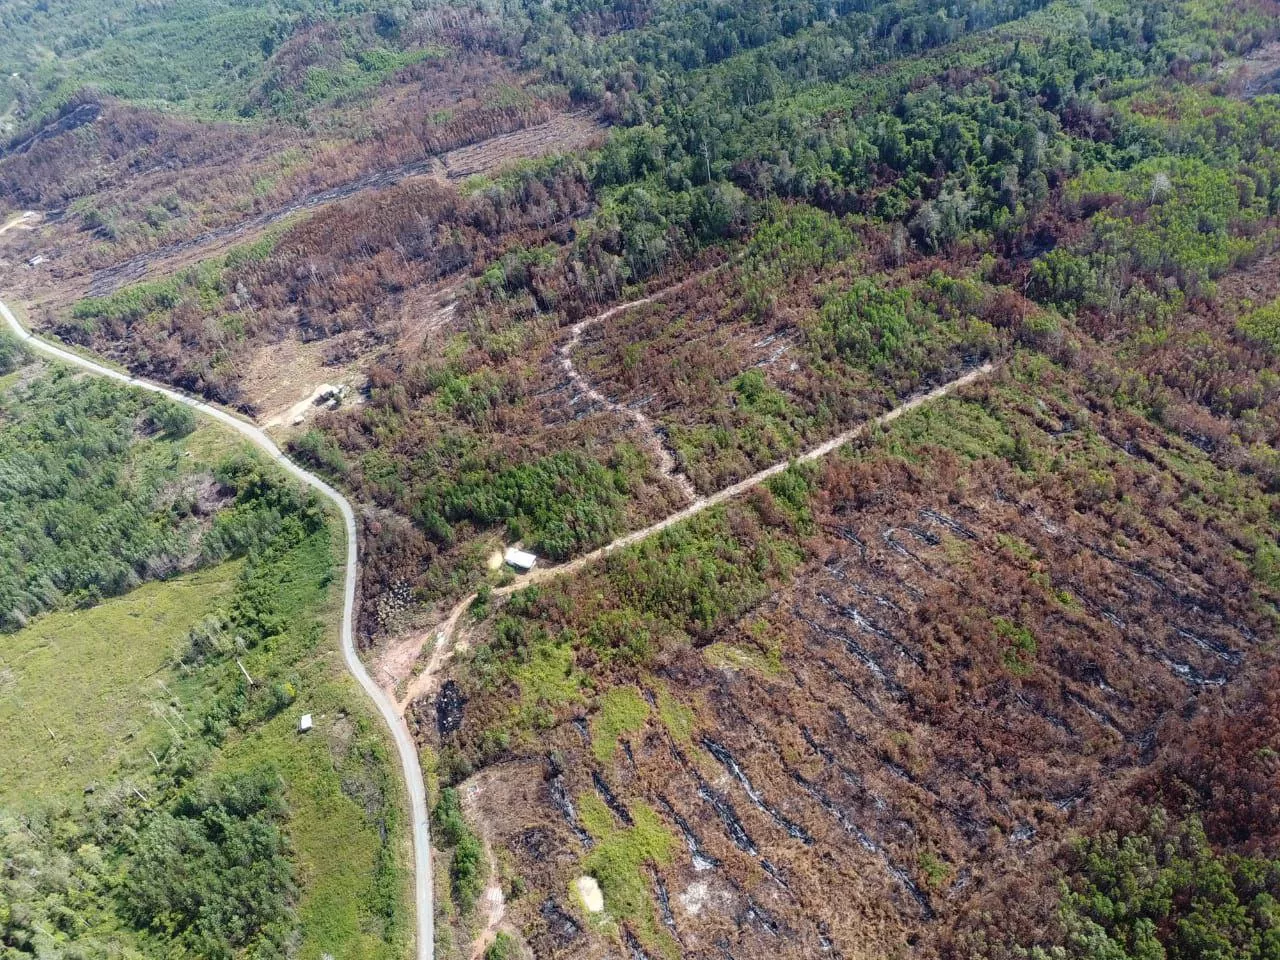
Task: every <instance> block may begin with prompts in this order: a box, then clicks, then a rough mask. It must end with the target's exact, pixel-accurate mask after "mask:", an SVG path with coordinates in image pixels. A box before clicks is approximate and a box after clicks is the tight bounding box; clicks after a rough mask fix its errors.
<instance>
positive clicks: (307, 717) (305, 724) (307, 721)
mask: <svg viewBox="0 0 1280 960" xmlns="http://www.w3.org/2000/svg"><path fill="white" fill-rule="evenodd" d="M310 729H311V714H309V713H304V714H303V715H302V719H301V720H299V721H298V732H299V733H306V732H307V731H308V730H310Z"/></svg>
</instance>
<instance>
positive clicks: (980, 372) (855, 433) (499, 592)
mask: <svg viewBox="0 0 1280 960" xmlns="http://www.w3.org/2000/svg"><path fill="white" fill-rule="evenodd" d="M648 299H652V298H647V299H646V300H638V301H634V302H632V303H628V304H623V305H622V306H620V307H615V308H614V309H613V310H612V311H609V312H608V314H602V315H601V317H604V316H606V315H613V314H616V313H617V312H618V311H620V310H624V309H626V308H628V307H632V306H636V305H637V304H639V303H644V302H647V300H648ZM597 319H599V318H597ZM994 369H995V365H994V364H992V363H990V362H987V363H984V364H983V365H982V366H980V367H975V368H974V369H972V370H969V371H967V372H966V373H964V374H961V375H960V376H959V377H956V378H955V379H954V380H951V381H949V382H947V383H944V384H942V386H940V387H935V388H934V389H932V390H930V391H929V392H928V393H922V394H920V395H918V396H915V397H912V398H911V399H910V400H907V401H906V402H905V403H902V404H899V405H898V406H896V407H894V408H893V409H892V410H889V411H887V412H885V413H883V414H881V415H880V416H878V417H875V418H874V419H872V420H868V421H865V422H863V423H860V424H858V425H857V426H856V427H852V428H850V429H848V430H845V431H844V432H843V433H840V434H837V435H836V436H834V437H832V438H831V439H830V440H827V441H826V442H825V443H821V444H819V445H818V446H816V447H813V448H812V449H810V450H808V451H806V452H805V453H802V454H801V455H800V456H798V457H796V459H795V462H797V463H808V462H811V461H814V460H819V459H821V458H822V457H825V456H826V455H827V454H829V453H831V452H832V451H834V450H837V449H838V448H840V447H842V446H844V445H845V444H846V443H848V442H849V441H851V440H854V439H856V438H857V437H860V436H862V435H863V434H864V433H866V431H867V430H868V429H869V428H871V427H873V426H884V425H885V424H888V423H892V422H893V421H894V420H897V419H898V418H899V417H901V416H902V415H903V414H905V413H910V412H911V411H912V410H915V409H917V408H918V407H921V406H923V405H924V404H926V403H931V402H933V401H934V400H938V399H940V398H942V397H945V396H947V395H948V394H951V393H954V392H955V391H956V390H959V389H960V388H962V387H966V386H968V385H969V384H971V383H973V382H975V381H976V380H979V379H981V378H983V377H985V376H987V375H988V374H990V373H991V372H992V371H993V370H994ZM790 465H791V461H783V462H780V463H775V464H774V465H773V466H771V467H766V468H765V469H764V470H761V471H760V472H758V473H754V474H752V475H751V476H749V477H747V478H746V479H744V480H740V481H738V482H737V483H735V484H732V485H731V486H728V487H725V488H724V489H723V490H719V491H717V492H716V493H713V494H710V495H709V496H705V497H698V498H696V499H694V501H693V502H692V503H690V504H689V505H688V506H687V507H684V508H683V509H681V510H677V511H676V512H675V513H673V514H671V515H670V516H668V517H664V518H663V519H662V520H659V521H658V522H657V523H654V524H652V525H650V526H648V527H644V528H643V529H640V530H634V531H632V532H631V533H627V534H624V535H623V536H621V537H618V538H617V539H616V540H613V541H612V542H610V543H607V544H605V545H604V546H603V547H598V548H597V549H595V550H592V551H591V552H590V553H585V554H583V555H582V556H580V557H577V558H575V559H573V560H570V561H569V562H567V563H562V564H559V565H558V566H550V567H536V568H534V570H533V571H532V572H530V573H528V574H526V575H524V576H522V577H520V579H518V580H517V581H516V582H515V583H512V584H509V585H508V586H505V587H499V588H498V589H496V590H494V591H493V596H495V597H505V596H510V595H511V594H513V593H515V592H516V591H517V590H523V589H524V588H525V587H529V586H533V585H535V584H539V583H545V582H547V581H548V580H552V579H555V578H557V577H563V576H569V575H571V574H574V573H576V572H577V571H579V570H581V569H582V568H583V567H585V566H587V565H588V564H591V563H594V562H595V561H597V560H600V559H602V558H603V557H606V556H608V555H609V554H611V553H615V552H617V551H618V550H621V549H623V548H625V547H629V546H631V545H632V544H635V543H639V542H640V541H641V540H647V539H648V538H649V537H651V536H653V535H654V534H656V533H661V532H662V531H663V530H666V529H667V528H668V527H671V526H674V525H675V524H677V523H681V522H683V521H685V520H688V519H690V518H691V517H694V516H696V515H697V514H699V513H701V512H702V511H704V510H707V509H709V508H711V507H715V506H719V505H720V504H722V503H725V502H726V501H728V500H732V499H733V498H734V497H738V496H740V495H742V494H743V493H746V492H747V491H748V490H751V489H752V488H754V487H758V486H759V485H760V484H762V483H764V482H765V481H766V480H768V479H770V478H771V477H775V476H777V475H778V474H780V473H782V471H784V470H786V469H787V467H789V466H790ZM475 598H476V595H475V594H472V595H471V596H469V597H466V598H465V599H463V600H461V601H460V602H459V603H458V604H457V605H455V606H454V608H453V609H452V610H451V611H450V613H449V616H448V617H447V618H446V619H445V621H444V622H443V623H441V624H440V625H439V626H437V627H434V628H432V629H431V630H427V631H424V632H422V633H420V634H418V635H417V636H416V637H415V638H413V640H416V641H418V643H419V646H418V647H417V651H418V652H420V651H421V649H422V645H424V644H425V642H426V640H427V639H428V638H432V637H434V638H435V648H434V649H433V650H432V652H431V659H430V660H429V662H428V663H427V665H426V667H425V668H424V669H423V671H422V672H421V673H420V674H418V675H417V676H416V677H414V678H413V680H412V681H411V682H410V683H409V685H408V687H407V688H406V690H405V693H404V695H403V696H401V697H400V698H399V703H400V709H401V710H402V711H403V710H407V709H408V707H409V705H410V704H411V703H413V701H414V700H416V699H418V698H419V697H422V696H425V695H427V694H430V693H431V692H432V691H433V690H434V688H435V684H436V681H437V680H438V679H439V676H440V673H441V671H442V669H443V668H444V666H445V664H446V663H447V662H448V660H449V657H450V656H451V655H452V653H453V652H454V650H455V649H456V648H457V645H456V642H455V633H456V629H457V624H458V621H459V619H460V618H461V617H462V614H463V613H464V612H465V611H466V609H467V608H468V607H470V606H471V603H472V601H474V600H475ZM410 643H412V641H411V642H410ZM409 646H410V645H409V644H402V645H401V646H400V647H399V648H397V649H398V654H399V656H398V659H400V660H401V661H403V660H404V659H405V658H406V657H407V655H409V654H411V653H414V651H413V650H412V649H407V648H408V647H409ZM416 660H417V656H416V655H414V656H413V660H412V661H410V662H416ZM384 662H385V661H384Z"/></svg>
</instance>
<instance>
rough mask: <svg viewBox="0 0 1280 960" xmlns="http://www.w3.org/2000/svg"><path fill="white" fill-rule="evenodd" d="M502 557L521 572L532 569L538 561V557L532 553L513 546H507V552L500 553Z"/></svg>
mask: <svg viewBox="0 0 1280 960" xmlns="http://www.w3.org/2000/svg"><path fill="white" fill-rule="evenodd" d="M502 559H503V560H505V561H507V564H508V565H509V566H512V567H515V568H516V569H517V570H519V571H520V572H521V573H528V572H529V571H530V570H532V569H533V565H534V564H535V563H537V562H538V558H537V557H535V556H534V555H533V554H532V553H526V552H525V551H523V550H517V549H516V548H515V547H507V552H506V553H504V554H503V555H502Z"/></svg>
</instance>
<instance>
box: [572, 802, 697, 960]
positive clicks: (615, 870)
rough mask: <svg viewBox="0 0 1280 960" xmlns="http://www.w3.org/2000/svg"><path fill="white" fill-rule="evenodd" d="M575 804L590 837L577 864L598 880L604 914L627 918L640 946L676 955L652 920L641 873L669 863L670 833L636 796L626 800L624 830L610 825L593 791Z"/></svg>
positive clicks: (610, 817)
mask: <svg viewBox="0 0 1280 960" xmlns="http://www.w3.org/2000/svg"><path fill="white" fill-rule="evenodd" d="M578 805H579V810H580V812H581V816H582V822H583V824H584V825H585V826H586V828H587V830H588V831H589V832H590V833H591V835H592V836H593V837H594V838H595V840H596V845H595V847H594V848H593V849H592V850H591V852H590V853H588V854H587V855H586V857H585V858H584V859H583V862H582V865H583V868H584V869H585V870H586V872H587V873H588V874H590V875H591V876H593V877H595V878H596V881H597V882H598V883H599V884H600V890H601V892H602V893H603V894H604V905H605V911H606V912H607V913H608V916H609V918H610V919H612V920H614V921H618V922H623V921H625V922H627V923H628V924H629V925H630V926H631V928H632V929H633V930H634V931H635V933H636V935H637V936H639V937H640V939H641V940H642V941H643V942H644V943H645V944H646V945H649V946H652V947H654V948H656V949H657V950H658V951H659V952H660V953H661V954H662V955H663V956H666V957H672V958H675V957H679V956H680V948H679V946H678V945H677V944H676V943H675V941H674V940H672V938H671V936H670V934H668V933H667V932H666V931H665V930H663V929H662V928H661V927H660V926H659V925H658V923H657V921H656V920H655V919H654V906H653V900H652V898H651V896H650V893H649V886H650V884H649V878H648V876H647V872H648V869H649V867H650V865H655V864H656V865H662V864H668V863H670V862H671V858H672V856H673V854H674V851H675V848H676V840H675V837H673V836H672V835H671V833H670V832H669V831H668V830H667V829H666V827H665V826H663V823H662V819H661V818H660V817H659V816H658V815H657V813H655V812H654V811H653V810H652V809H651V808H650V807H649V806H647V805H646V804H644V803H642V802H640V801H637V800H633V801H631V802H630V803H629V807H630V810H631V815H632V817H633V818H634V820H635V826H633V827H626V828H619V827H618V826H617V825H616V823H615V821H614V819H613V814H612V813H610V812H609V808H608V807H606V806H605V804H604V801H602V800H601V799H600V798H599V797H597V796H596V795H595V794H584V795H583V796H581V797H579V798H578Z"/></svg>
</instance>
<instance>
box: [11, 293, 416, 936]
mask: <svg viewBox="0 0 1280 960" xmlns="http://www.w3.org/2000/svg"><path fill="white" fill-rule="evenodd" d="M0 316H3V318H4V320H5V322H6V323H7V324H8V327H9V329H10V330H11V331H12V332H13V334H14V336H16V337H18V338H19V339H20V340H22V341H23V342H24V343H26V344H27V346H29V347H30V348H31V349H33V350H35V351H37V352H39V353H42V354H44V355H45V356H47V357H51V358H53V359H55V360H59V361H61V362H62V363H68V364H71V365H72V366H76V367H79V368H80V369H82V370H85V371H88V372H89V373H92V374H94V375H95V376H99V377H107V378H109V379H111V380H116V381H118V382H120V383H123V384H127V385H129V386H131V387H137V388H138V389H140V390H147V391H150V392H151V393H158V394H160V395H161V396H165V397H168V398H169V399H170V400H173V401H175V402H177V403H181V404H184V405H186V406H188V407H191V408H192V409H193V410H196V411H198V412H199V413H202V414H204V415H205V416H207V417H211V418H213V419H214V420H217V421H218V422H219V423H221V424H223V425H224V426H227V427H230V428H231V429H232V430H234V431H236V432H237V433H239V434H240V435H241V436H242V437H245V438H246V439H247V440H249V441H250V442H251V443H253V444H254V445H255V446H257V447H258V448H260V449H261V450H262V451H263V452H265V453H266V454H267V456H269V457H270V458H271V459H272V460H273V461H275V463H276V464H277V465H279V466H280V468H281V469H283V470H284V471H285V472H286V473H288V474H290V475H291V476H293V477H296V478H297V479H298V480H300V481H302V483H304V484H306V485H307V486H309V487H311V488H312V489H314V490H316V491H317V492H318V493H320V495H321V496H323V497H325V498H326V499H328V500H329V501H330V502H331V503H332V504H333V505H334V506H336V507H337V508H338V511H339V512H340V513H341V514H342V520H343V524H344V525H345V527H346V537H347V563H346V577H345V579H344V581H343V596H342V656H343V660H344V661H345V662H346V666H347V670H348V671H350V673H351V675H352V676H354V677H355V678H356V682H358V683H359V684H360V686H361V688H363V690H364V692H365V693H366V694H367V695H368V696H369V698H370V699H371V700H372V701H373V702H374V705H375V706H376V707H377V708H378V713H379V714H381V716H382V719H383V721H384V722H385V723H386V725H387V727H388V728H389V729H390V731H391V736H392V739H393V740H394V741H395V745H396V752H397V753H398V754H399V756H400V766H401V769H402V772H403V775H404V780H405V786H406V788H407V789H408V793H409V806H410V816H411V819H412V821H413V854H414V904H415V908H416V911H417V915H418V922H417V949H416V951H415V956H416V957H417V960H434V956H435V931H434V912H433V905H432V900H431V897H432V889H431V883H432V876H431V839H430V835H429V828H428V817H427V796H426V788H425V785H424V783H423V779H422V769H421V767H420V766H419V764H418V747H417V744H416V743H414V740H413V736H412V734H410V733H409V728H408V727H407V726H406V725H405V722H404V720H403V718H402V715H401V711H400V709H399V707H398V705H397V704H396V703H394V702H393V701H392V699H391V697H389V696H388V695H387V694H386V692H385V691H384V690H383V689H382V688H381V687H380V686H378V684H376V683H374V681H373V678H372V677H370V676H369V673H368V671H366V670H365V667H364V664H363V663H362V662H361V661H360V657H359V656H358V655H357V654H356V647H355V600H356V578H357V573H358V566H357V565H358V560H359V558H358V555H357V553H358V543H357V540H356V520H355V513H354V512H353V511H352V509H351V504H350V503H348V502H347V499H346V498H345V497H344V496H342V494H340V493H338V491H337V490H335V489H333V487H331V486H329V485H328V484H327V483H325V482H324V481H323V480H321V479H320V478H319V477H317V476H315V475H314V474H312V473H308V472H307V471H306V470H303V469H302V468H301V467H299V466H298V465H297V464H296V463H294V462H293V461H292V460H290V459H289V458H288V457H286V456H285V455H284V454H283V453H282V452H281V451H280V448H279V447H277V446H276V445H275V443H274V442H273V441H272V440H271V438H270V437H268V436H267V435H266V434H265V433H263V432H262V430H260V429H258V427H256V426H254V425H253V424H252V423H249V422H248V421H245V420H241V419H240V418H239V417H236V416H233V415H232V414H230V413H228V412H227V411H225V410H222V409H219V408H218V407H214V406H211V405H210V404H207V403H205V402H204V401H203V400H197V399H195V398H194V397H189V396H187V395H186V394H184V393H181V392H179V391H177V390H174V389H172V388H170V387H165V386H161V385H160V384H158V383H152V382H150V381H148V380H140V379H138V378H137V377H132V376H130V375H129V374H127V373H121V372H120V371H118V370H112V369H111V368H110V367H105V366H103V365H102V364H99V363H95V362H94V361H92V360H89V359H86V358H85V357H82V356H80V355H78V354H75V353H72V352H71V351H70V350H65V349H63V348H62V347H59V346H55V345H54V344H52V343H50V342H48V341H46V340H42V339H40V338H38V337H35V336H34V335H32V333H31V332H30V331H29V330H27V329H26V327H24V326H23V325H22V323H21V322H19V320H18V318H17V317H16V316H15V315H14V313H13V311H12V310H10V309H9V307H8V306H7V305H6V304H4V303H3V302H0Z"/></svg>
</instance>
